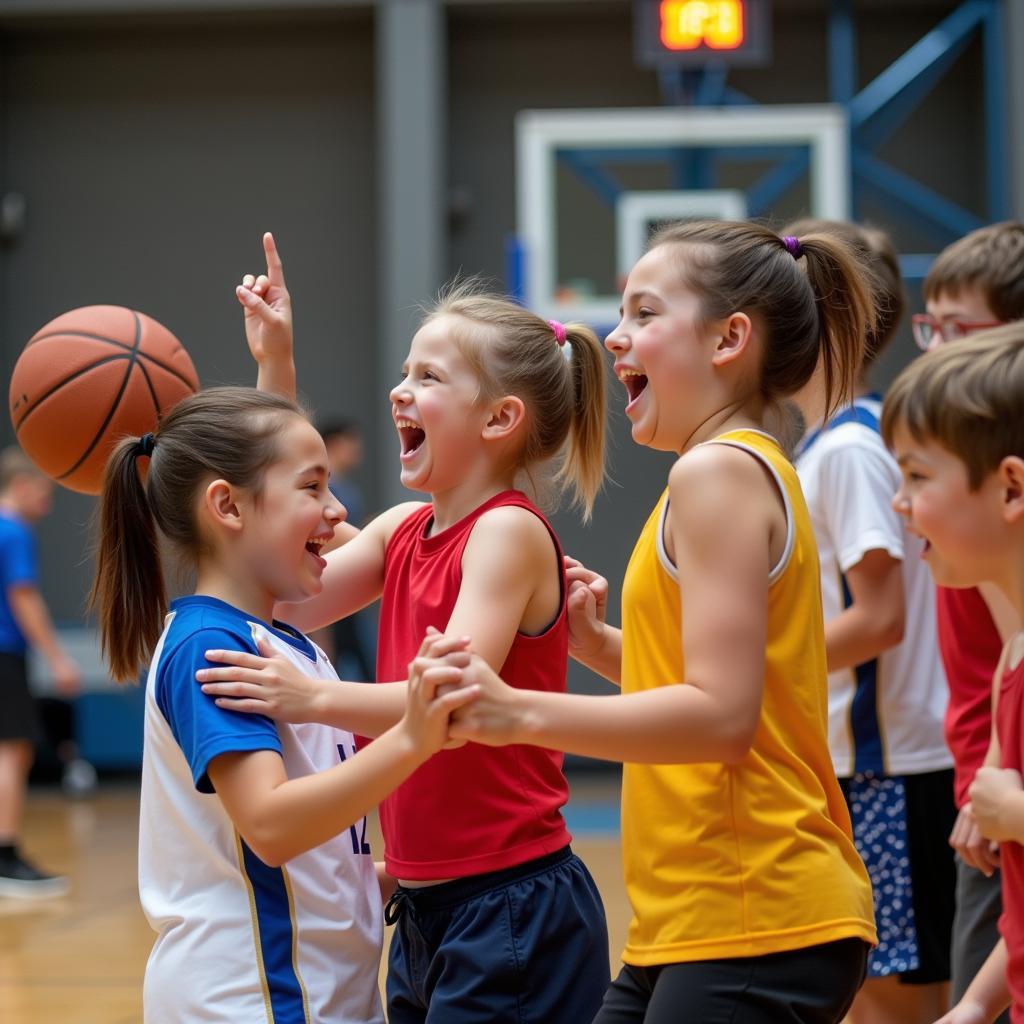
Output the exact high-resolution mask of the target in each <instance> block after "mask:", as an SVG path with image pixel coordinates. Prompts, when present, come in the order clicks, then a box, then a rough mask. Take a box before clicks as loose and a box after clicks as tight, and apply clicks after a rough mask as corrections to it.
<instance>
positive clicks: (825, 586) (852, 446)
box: [796, 398, 953, 778]
mask: <svg viewBox="0 0 1024 1024" xmlns="http://www.w3.org/2000/svg"><path fill="white" fill-rule="evenodd" d="M854 408H855V410H859V411H857V412H853V413H850V412H849V411H847V412H846V414H845V415H844V413H840V414H838V415H837V416H836V417H835V418H833V420H832V421H831V423H830V424H829V425H828V426H827V427H826V428H825V429H824V430H821V431H817V432H812V433H811V434H809V435H808V437H807V438H806V439H805V441H804V446H803V447H802V448H801V449H800V450H799V451H798V454H797V459H796V468H797V472H798V474H799V476H800V483H801V485H802V487H803V490H804V495H805V497H806V499H807V507H808V509H809V510H810V513H811V522H812V523H813V525H814V535H815V537H816V538H817V541H818V556H819V559H820V562H821V596H822V607H823V611H824V614H825V622H826V623H827V622H830V621H831V620H832V619H834V618H835V617H836V616H837V615H839V614H840V613H841V612H842V611H843V610H844V609H845V608H846V607H848V605H849V600H848V597H847V595H846V591H845V580H844V576H843V574H844V573H846V572H847V571H848V570H849V569H850V568H852V567H853V566H855V565H856V564H857V563H858V562H860V561H861V559H862V558H863V557H864V556H865V555H866V554H867V553H868V552H869V551H875V550H882V551H887V552H888V553H889V554H890V555H891V556H892V557H893V558H896V559H899V560H900V562H901V566H902V570H903V594H904V600H905V602H906V617H905V626H904V631H903V641H902V642H901V643H900V644H898V645H897V646H895V647H891V648H889V649H888V650H887V651H883V652H882V654H881V655H879V657H878V658H876V659H874V660H873V661H870V662H867V663H865V664H864V665H858V666H857V667H856V668H849V669H840V670H839V671H837V672H832V673H830V674H829V677H828V683H829V744H830V747H831V750H832V760H833V763H834V765H835V769H836V774H837V775H838V776H839V777H840V778H848V777H849V776H851V775H853V774H854V772H867V771H870V772H875V773H876V774H885V775H913V774H919V773H921V772H929V771H939V770H941V769H944V768H949V767H950V766H951V765H952V763H953V758H952V756H951V754H950V752H949V749H948V748H947V747H946V743H945V740H944V738H943V732H942V720H943V716H944V714H945V711H946V702H947V700H948V689H947V685H946V677H945V674H944V672H943V669H942V661H941V659H940V656H939V645H938V639H937V636H936V625H935V586H934V584H933V583H932V579H931V574H930V573H929V571H928V567H927V566H926V565H925V563H924V562H923V561H922V559H921V541H920V540H919V539H918V538H917V537H914V536H912V535H911V534H909V533H907V531H906V530H905V529H904V527H903V522H902V520H901V519H900V517H899V516H898V515H897V514H896V512H895V511H894V510H893V508H892V497H893V495H894V494H895V493H896V490H897V488H898V487H899V484H900V471H899V467H898V466H897V465H896V461H895V460H894V459H893V457H892V455H891V454H890V453H889V451H888V450H887V449H886V447H885V444H884V443H883V441H882V438H881V435H880V434H879V433H878V430H877V427H876V426H874V425H873V424H876V423H877V420H878V416H879V414H880V402H878V401H877V400H875V399H870V398H861V399H858V400H857V402H856V403H855V406H854ZM850 416H857V417H858V418H859V419H861V420H862V422H858V421H856V420H850V421H848V422H843V420H844V419H847V417H850ZM869 424H872V425H869Z"/></svg>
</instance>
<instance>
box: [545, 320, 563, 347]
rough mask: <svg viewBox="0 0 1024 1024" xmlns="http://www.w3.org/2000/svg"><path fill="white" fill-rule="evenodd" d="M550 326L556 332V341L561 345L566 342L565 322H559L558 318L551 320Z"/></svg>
mask: <svg viewBox="0 0 1024 1024" xmlns="http://www.w3.org/2000/svg"><path fill="white" fill-rule="evenodd" d="M548 327H550V328H551V330H553V331H554V332H555V341H557V342H558V344H559V345H564V344H565V324H563V323H559V322H558V321H557V320H549V321H548Z"/></svg>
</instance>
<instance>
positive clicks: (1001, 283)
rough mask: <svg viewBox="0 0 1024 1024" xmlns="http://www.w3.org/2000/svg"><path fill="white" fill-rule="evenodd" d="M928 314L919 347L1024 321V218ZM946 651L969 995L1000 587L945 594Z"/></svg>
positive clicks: (994, 234) (959, 953)
mask: <svg viewBox="0 0 1024 1024" xmlns="http://www.w3.org/2000/svg"><path fill="white" fill-rule="evenodd" d="M924 297H925V308H926V309H927V313H925V314H919V315H917V316H915V317H914V318H913V320H914V323H913V327H914V338H915V340H916V341H917V343H918V345H919V346H920V347H921V348H922V349H924V350H926V351H932V350H934V349H936V348H939V347H940V346H942V345H943V344H945V343H946V342H949V341H954V340H956V339H958V338H964V337H968V336H969V335H972V334H975V333H976V332H978V331H981V330H985V329H986V328H990V327H994V326H997V325H998V324H1000V323H1008V322H1010V321H1013V320H1021V319H1024V224H1020V223H1017V222H1015V221H1005V222H1003V223H1001V224H992V225H990V226H988V227H984V228H980V229H979V230H977V231H972V232H971V233H970V234H969V235H965V236H964V237H963V238H961V239H960V240H959V241H957V242H955V243H954V244H953V245H950V246H949V247H947V248H946V249H945V250H944V251H943V252H942V253H941V254H940V255H939V258H938V259H937V260H936V261H935V263H934V265H933V266H932V268H931V270H930V271H929V273H928V276H927V277H926V278H925V282H924ZM936 609H937V617H938V635H939V647H940V650H941V652H942V660H943V666H944V668H945V670H946V677H947V679H948V681H949V705H948V709H947V712H946V722H945V734H946V742H947V743H948V744H949V748H950V750H951V751H952V753H953V758H954V767H955V773H956V774H955V796H956V804H957V807H958V809H959V816H958V818H957V821H956V824H955V826H954V828H953V831H952V833H951V834H950V837H949V841H950V845H951V846H952V847H953V848H954V849H955V850H956V851H957V853H958V854H959V857H958V860H957V886H956V914H955V917H954V921H953V942H952V950H951V958H950V960H951V969H952V978H951V988H952V997H953V1000H954V1002H955V1001H957V1000H958V999H960V997H961V996H962V995H963V994H964V991H965V990H966V988H967V985H968V984H969V983H970V980H971V978H973V977H974V975H975V974H976V973H977V972H978V970H979V969H980V968H981V965H982V964H983V963H984V962H985V959H986V958H987V957H988V955H989V953H990V952H991V951H992V948H993V946H995V944H996V942H997V941H998V939H999V934H998V929H997V927H996V924H997V922H998V920H999V913H1000V910H1001V900H1000V895H999V887H1000V883H999V870H998V868H999V859H998V856H997V855H996V854H995V852H994V851H993V849H992V847H991V846H990V844H989V843H988V841H987V840H985V839H984V838H983V837H982V835H981V833H980V832H979V831H978V828H977V826H976V824H975V822H974V819H973V817H972V815H971V807H970V804H969V802H968V799H967V790H968V787H969V786H970V784H971V782H972V781H973V779H974V775H975V773H976V772H977V770H978V769H979V768H980V767H981V765H982V762H983V761H984V759H985V752H986V751H987V750H988V744H989V737H990V735H991V732H992V708H991V694H992V675H993V673H994V672H995V669H996V665H997V663H998V661H999V653H1000V651H1001V649H1002V647H1003V644H1004V643H1005V642H1006V640H1007V639H1009V637H1010V635H1011V634H1012V633H1013V632H1014V631H1015V629H1016V627H1017V617H1016V613H1015V612H1014V611H1013V609H1012V608H1011V607H1010V605H1009V602H1008V601H1007V600H1006V598H1005V597H1003V596H1002V595H1001V594H1000V593H999V591H998V590H997V588H995V587H994V586H993V585H992V584H991V583H982V584H981V586H979V587H969V588H965V589H960V590H958V589H953V588H950V587H943V586H940V587H938V589H937V592H936Z"/></svg>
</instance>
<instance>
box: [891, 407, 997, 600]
mask: <svg viewBox="0 0 1024 1024" xmlns="http://www.w3.org/2000/svg"><path fill="white" fill-rule="evenodd" d="M892 441H893V454H894V455H895V456H896V460H897V462H898V463H899V466H900V470H901V471H902V474H903V481H902V483H901V484H900V488H899V490H898V491H897V492H896V495H895V497H894V498H893V508H894V509H895V510H896V511H897V512H898V513H899V514H900V515H901V516H902V517H903V519H904V520H905V522H906V524H907V529H908V530H909V531H910V532H911V533H914V534H916V535H918V536H919V537H921V538H922V539H923V540H924V542H925V546H924V552H923V555H922V557H923V558H924V559H925V560H926V561H927V562H928V566H929V568H930V569H931V572H932V576H933V578H934V579H935V582H936V583H938V584H940V585H941V586H946V587H972V586H976V585H977V584H978V583H981V582H983V581H985V580H992V579H998V577H999V574H1000V572H1001V571H1002V570H1003V569H1004V568H1005V562H1006V552H1007V546H1006V534H1005V525H1006V524H1005V520H1004V517H1003V514H1002V504H1003V502H1002V494H1003V484H1002V481H1001V480H1000V477H999V474H998V473H990V474H989V475H988V476H987V477H986V478H985V479H984V480H983V481H982V482H981V485H980V486H979V487H978V488H977V490H974V491H972V490H971V489H970V487H969V482H968V476H967V467H966V466H965V465H964V463H963V461H962V460H961V459H959V458H958V457H957V456H956V455H954V454H953V453H952V452H950V451H948V450H947V449H946V448H943V447H942V446H941V445H940V444H938V443H937V442H936V441H918V440H916V439H915V438H914V437H913V436H912V435H911V434H910V432H909V431H908V430H907V429H906V428H905V427H904V426H902V425H899V426H897V427H896V428H895V429H894V430H893V435H892Z"/></svg>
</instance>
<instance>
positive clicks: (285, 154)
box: [0, 12, 391, 619]
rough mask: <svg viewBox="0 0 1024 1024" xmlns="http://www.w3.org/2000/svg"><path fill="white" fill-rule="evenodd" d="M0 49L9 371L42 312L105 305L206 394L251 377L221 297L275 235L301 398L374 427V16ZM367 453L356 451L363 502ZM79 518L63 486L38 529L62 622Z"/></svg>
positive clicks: (78, 598) (35, 37)
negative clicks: (12, 230) (168, 353)
mask: <svg viewBox="0 0 1024 1024" xmlns="http://www.w3.org/2000/svg"><path fill="white" fill-rule="evenodd" d="M3 42H4V59H3V83H4V86H3V96H4V102H3V120H2V122H0V123H2V133H3V146H4V151H5V154H6V156H5V161H4V168H3V182H2V188H3V189H4V190H5V191H7V190H13V191H17V192H20V193H23V194H24V196H25V197H26V201H27V222H26V226H25V230H24V232H23V233H22V234H21V235H20V237H18V238H16V239H14V240H13V241H11V242H9V243H7V244H6V245H5V246H4V248H3V249H2V250H0V253H2V261H3V262H2V271H0V280H2V288H3V292H2V295H3V303H2V308H0V336H2V343H3V361H4V367H5V371H6V373H8V374H9V372H10V368H11V367H12V366H13V363H14V361H15V359H16V358H17V355H18V353H19V351H20V349H21V346H22V345H23V344H24V342H25V341H26V340H27V339H28V338H29V337H30V336H31V335H32V334H33V333H34V332H35V331H36V330H37V329H38V328H39V327H40V326H41V325H42V324H43V323H45V322H46V321H48V320H49V319H51V318H52V317H53V316H55V315H56V314H58V313H60V312H62V311H64V310H66V309H70V308H73V307H75V306H79V305H88V304H93V303H116V304H120V305H127V306H132V307H135V308H137V309H140V310H143V311H144V312H146V313H149V314H150V315H152V316H154V317H156V318H157V319H158V320H160V321H161V322H162V323H164V324H166V325H167V326H168V327H170V328H171V329H172V330H173V331H174V332H175V333H176V334H177V335H178V336H179V338H180V339H181V340H182V342H183V343H184V344H185V346H186V348H187V349H188V351H189V353H190V354H191V356H192V358H193V360H194V361H195V363H196V367H197V369H198V371H199V375H200V379H201V380H202V381H203V382H204V383H207V384H210V383H215V382H255V372H254V367H253V365H252V364H251V361H250V359H249V355H248V350H247V348H246V344H245V339H244V335H243V332H242V327H241V324H242V321H241V308H240V307H239V305H238V303H237V300H236V299H235V297H234V285H235V283H236V282H237V281H238V280H240V278H241V275H242V274H243V273H244V272H246V271H251V270H256V271H259V270H261V269H262V267H261V263H260V261H261V259H262V255H263V254H262V247H261V244H260V238H261V235H262V232H263V231H264V230H266V229H267V228H273V229H274V230H275V232H276V236H277V240H278V244H279V246H280V248H281V251H282V253H283V255H284V258H285V260H286V270H287V273H288V275H289V283H290V286H291V290H292V293H293V296H294V302H295V309H296V312H295V319H296V329H297V332H298V342H297V362H298V370H299V379H300V387H301V389H302V391H303V392H304V393H305V395H306V396H307V398H308V400H309V401H310V403H311V404H312V405H313V406H314V407H315V408H316V409H319V410H323V411H324V412H327V413H330V412H337V411H340V410H345V411H346V412H348V413H351V414H353V415H356V416H358V417H360V418H361V419H363V420H367V421H368V420H369V419H370V416H371V413H372V411H373V410H374V408H375V405H376V401H377V399H378V397H379V390H378V388H377V382H376V370H375V366H374V358H373V345H374V311H375V306H374V275H373V264H374V258H375V253H374V231H373V226H374V214H373V196H374V177H373V130H374V125H373V86H372V83H373V60H372V54H373V47H372V42H373V39H372V26H371V19H370V16H369V13H368V12H362V13H361V14H360V15H359V16H358V17H357V16H349V17H345V18H331V19H329V20H326V21H324V22H321V23H317V24H309V25H301V24H300V25H298V26H288V25H282V24H273V25H271V26H268V25H266V24H260V25H257V26H255V27H253V26H249V25H246V24H244V23H242V24H237V25H230V26H228V25H219V26H213V27H209V26H207V27H202V28H200V27H199V26H195V25H185V26H182V25H176V24H173V23H171V24H166V23H164V24H161V25H160V26H159V27H158V28H155V29H152V30H146V29H142V28H132V29H119V28H115V27H110V26H104V27H101V28H98V29H96V30H92V29H90V28H87V27H85V26H81V27H79V28H73V29H72V28H65V29H62V30H59V31H43V30H38V31H31V32H25V33H11V34H9V35H7V36H6V37H5V38H4V40H3ZM4 429H5V430H6V431H7V436H9V435H10V427H9V424H7V423H6V422H5V424H4ZM388 440H390V438H389V439H388ZM381 450H382V446H381V444H380V443H379V442H378V439H377V438H375V437H371V438H369V451H368V456H369V457H368V460H367V462H368V466H367V481H366V482H367V484H368V485H369V486H370V487H371V489H372V488H373V487H375V486H376V479H375V476H374V472H373V471H374V468H375V467H377V466H378V465H380V464H381ZM387 453H388V455H390V454H391V450H390V447H388V448H387ZM389 468H390V467H389ZM93 504H94V501H93V499H89V498H84V497H80V496H77V495H72V494H70V493H67V492H64V491H63V490H60V491H59V494H58V502H57V509H56V514H55V515H54V516H52V517H51V518H50V519H49V520H47V521H46V522H45V523H44V524H43V525H42V528H41V536H42V538H43V552H42V554H43V571H44V578H45V582H46V583H47V594H48V596H49V597H50V599H51V601H52V604H53V609H54V612H55V615H56V616H57V617H58V618H60V619H74V618H77V617H78V616H79V615H80V614H81V605H82V597H83V595H84V593H85V592H86V589H87V585H88V576H89V572H90V565H89V563H88V560H87V559H85V558H83V550H84V548H85V539H86V529H85V523H86V520H87V519H88V517H89V515H90V512H91V510H92V507H93Z"/></svg>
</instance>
